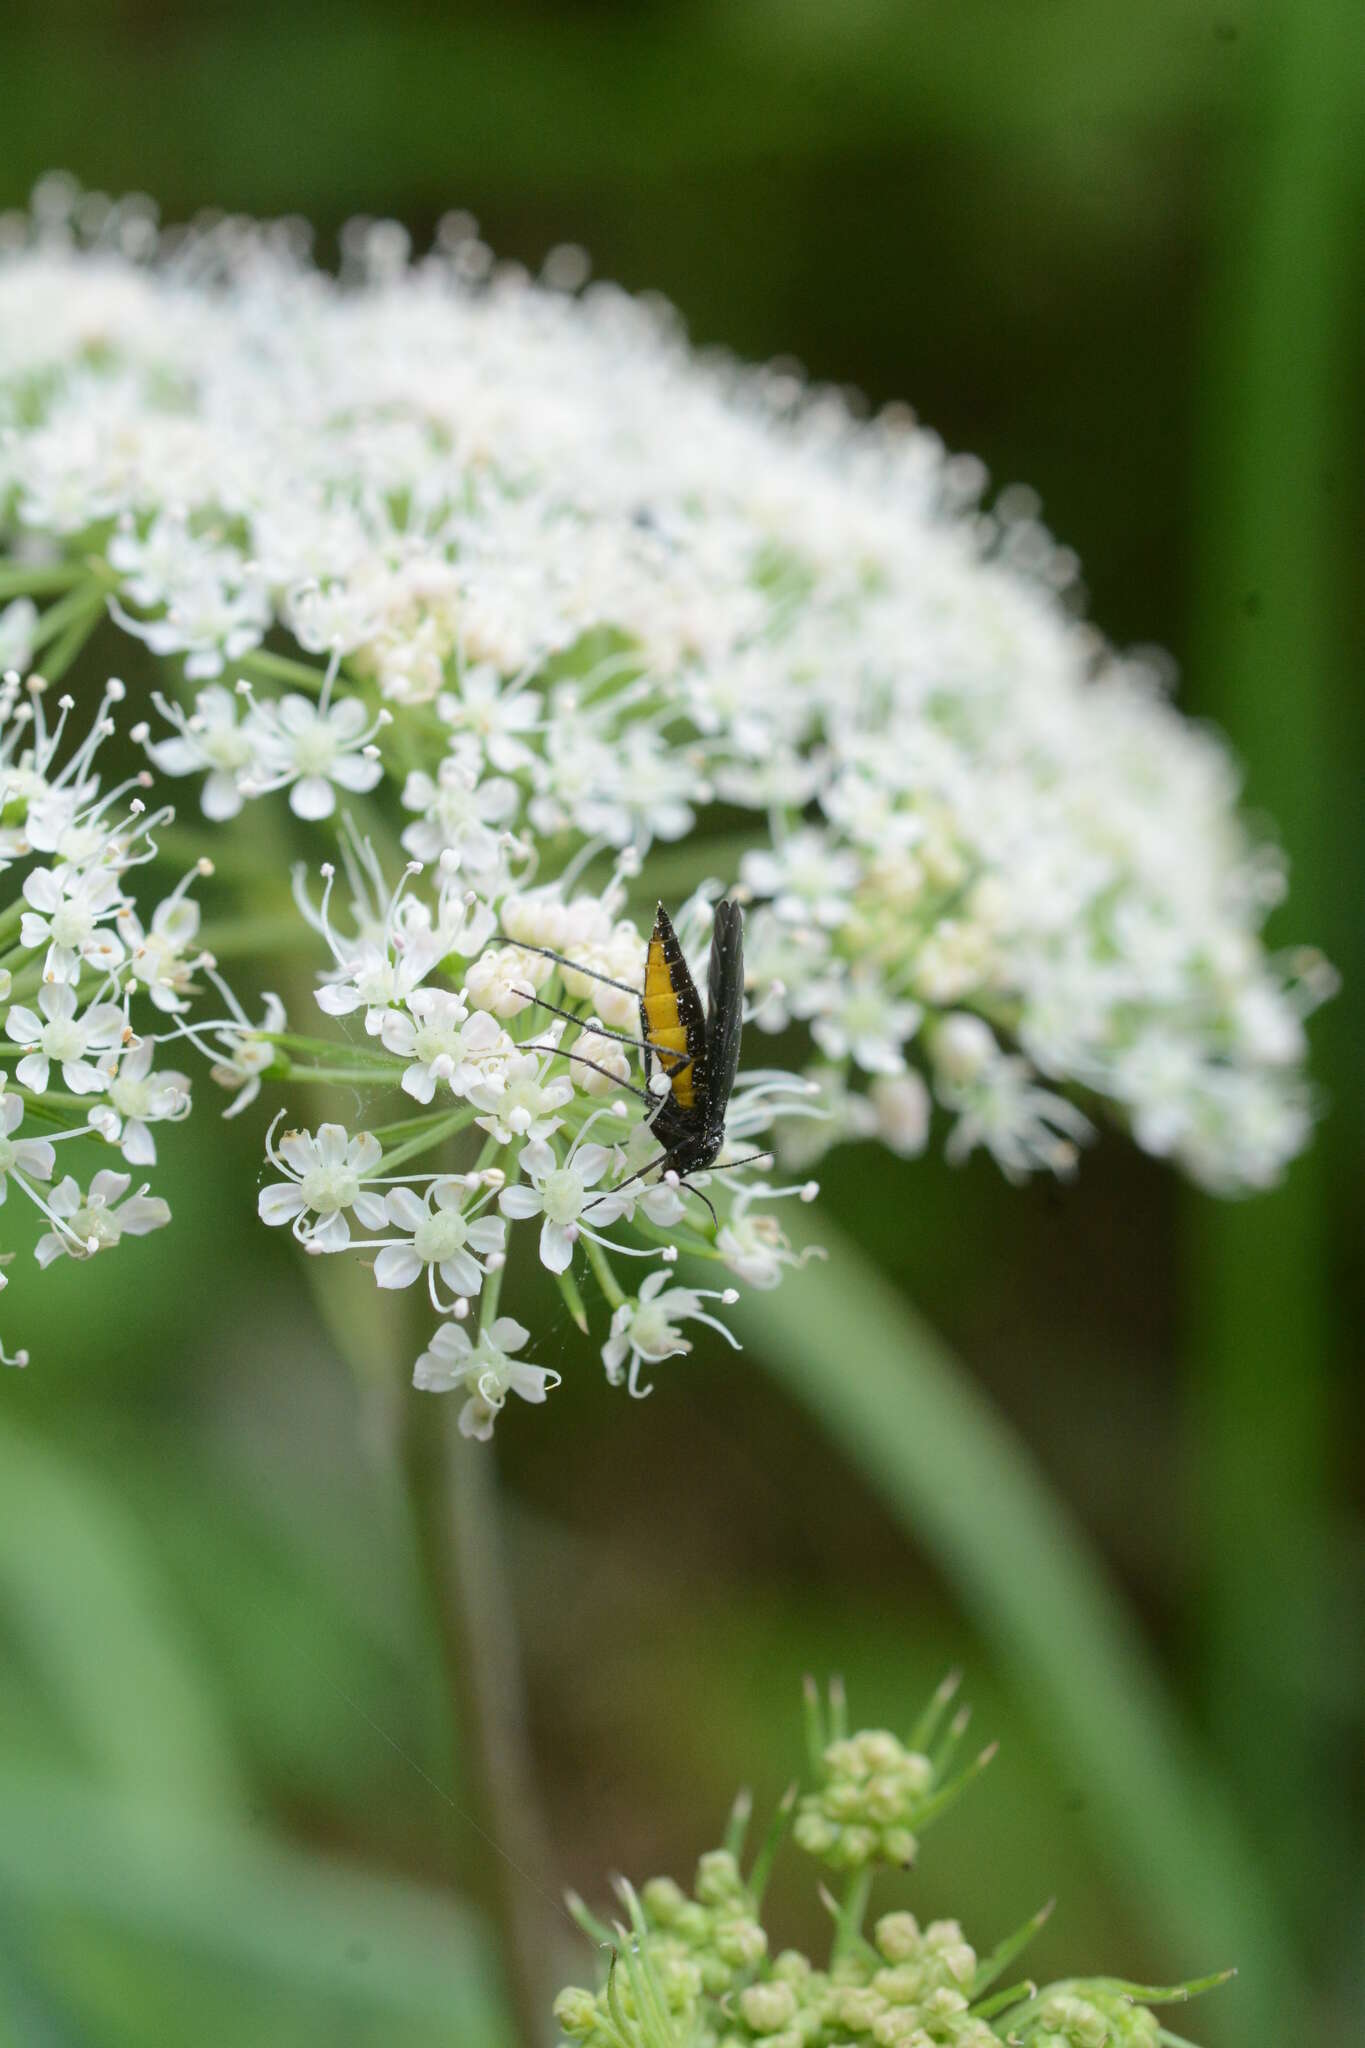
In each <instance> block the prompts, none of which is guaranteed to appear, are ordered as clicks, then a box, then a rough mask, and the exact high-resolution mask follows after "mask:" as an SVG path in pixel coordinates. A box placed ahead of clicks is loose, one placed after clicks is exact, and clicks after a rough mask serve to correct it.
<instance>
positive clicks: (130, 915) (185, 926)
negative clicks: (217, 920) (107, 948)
mask: <svg viewBox="0 0 1365 2048" xmlns="http://www.w3.org/2000/svg"><path fill="white" fill-rule="evenodd" d="M189 879H191V878H190V877H187V878H186V882H182V883H181V885H180V886H179V888H177V889H174V890H172V892H171V894H170V895H169V896H167V897H164V898H163V900H162V901H161V902H160V903H158V904H157V906H156V909H155V910H154V911H153V912H152V920H151V923H150V924H149V925H148V926H147V927H146V928H145V929H144V927H143V924H142V920H141V918H140V917H139V916H138V913H137V912H136V911H135V910H133V909H131V908H130V909H125V910H123V911H122V912H120V915H119V921H118V928H119V931H120V933H121V934H122V937H123V941H124V944H125V945H126V946H127V948H128V965H129V968H130V970H131V972H132V973H133V974H134V975H135V976H136V978H137V980H138V981H139V982H140V983H141V985H142V986H143V987H144V988H145V989H146V991H147V993H148V995H149V996H150V997H151V999H152V1001H153V1002H154V1003H155V1005H156V1007H157V1009H158V1010H163V1011H164V1012H165V1013H166V1014H167V1015H168V1016H177V1015H179V1014H180V1013H181V1012H182V1011H183V1010H185V1009H186V1008H187V1007H188V998H189V997H190V996H191V995H192V994H193V993H194V986H195V985H194V982H193V980H192V978H191V977H192V976H193V974H194V973H195V970H196V969H197V968H199V967H201V966H202V965H203V963H204V954H203V952H202V951H200V950H193V949H194V948H195V943H196V941H197V939H198V937H199V905H198V904H197V903H195V902H194V901H193V900H192V899H191V898H190V897H189V896H187V895H186V894H185V889H186V886H187V883H188V881H189Z"/></svg>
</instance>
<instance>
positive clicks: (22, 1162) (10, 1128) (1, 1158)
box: [0, 1095, 57, 1202]
mask: <svg viewBox="0 0 1365 2048" xmlns="http://www.w3.org/2000/svg"><path fill="white" fill-rule="evenodd" d="M23 1120H24V1104H23V1098H22V1097H21V1096H18V1095H0V1202H3V1201H4V1199H5V1195H6V1192H7V1189H8V1184H9V1176H10V1175H11V1174H12V1173H17V1174H18V1175H19V1176H20V1179H19V1185H20V1186H21V1187H22V1186H23V1184H24V1181H25V1180H51V1178H52V1168H53V1165H54V1162H55V1161H56V1157H57V1154H56V1152H55V1151H54V1149H53V1147H52V1146H51V1145H50V1144H49V1142H48V1140H47V1139H46V1138H16V1137H15V1135H14V1133H15V1132H16V1131H17V1130H18V1128H19V1126H20V1124H21V1123H22V1122H23Z"/></svg>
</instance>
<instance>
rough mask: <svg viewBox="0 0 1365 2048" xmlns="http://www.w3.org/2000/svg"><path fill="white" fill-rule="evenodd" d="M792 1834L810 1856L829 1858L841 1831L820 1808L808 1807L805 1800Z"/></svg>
mask: <svg viewBox="0 0 1365 2048" xmlns="http://www.w3.org/2000/svg"><path fill="white" fill-rule="evenodd" d="M792 1833H793V1835H794V1836H795V1838H796V1842H797V1844H798V1846H799V1847H800V1848H802V1849H804V1850H805V1851H806V1853H807V1855H808V1856H828V1854H829V1852H830V1850H831V1849H832V1848H833V1847H834V1844H835V1843H836V1842H837V1841H838V1839H839V1830H838V1828H837V1827H835V1825H834V1823H833V1821H831V1820H829V1819H827V1818H826V1816H825V1815H824V1814H823V1813H821V1811H820V1809H819V1807H818V1806H815V1805H813V1804H811V1805H807V1803H806V1802H805V1801H804V1800H803V1801H802V1803H801V1810H800V1812H799V1813H798V1814H797V1816H796V1823H795V1825H794V1827H793V1829H792Z"/></svg>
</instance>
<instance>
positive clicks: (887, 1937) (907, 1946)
mask: <svg viewBox="0 0 1365 2048" xmlns="http://www.w3.org/2000/svg"><path fill="white" fill-rule="evenodd" d="M872 1938H873V1940H874V1941H875V1942H876V1944H877V1947H878V1948H879V1949H880V1950H881V1952H882V1954H883V1955H884V1956H885V1957H886V1960H887V1961H888V1963H908V1962H909V1961H910V1960H911V1958H912V1957H913V1956H917V1955H918V1954H919V1952H920V1942H921V1939H922V1937H921V1935H920V1931H919V1922H918V1920H916V1918H915V1916H914V1914H913V1913H883V1914H882V1917H881V1919H880V1920H879V1921H878V1922H877V1925H876V1928H875V1929H874V1931H873V1936H872Z"/></svg>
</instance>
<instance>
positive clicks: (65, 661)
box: [42, 585, 104, 683]
mask: <svg viewBox="0 0 1365 2048" xmlns="http://www.w3.org/2000/svg"><path fill="white" fill-rule="evenodd" d="M72 594H73V596H74V595H76V593H74V592H73V593H72ZM81 595H82V596H83V597H84V603H83V604H82V605H81V606H80V607H79V609H78V610H77V611H76V612H75V615H74V616H73V617H72V619H71V621H70V623H69V624H68V625H67V627H66V628H65V630H64V631H63V632H62V633H60V634H58V636H57V638H56V639H55V640H54V641H53V643H52V645H51V647H50V648H49V649H48V652H47V654H46V656H45V657H44V660H43V665H42V674H43V676H44V677H45V678H46V679H47V681H48V682H49V683H55V682H59V681H60V680H61V678H62V677H63V676H64V675H65V674H66V672H67V670H68V669H69V668H70V666H71V664H72V662H73V661H74V660H75V659H76V657H77V655H78V654H79V653H80V651H81V649H82V648H83V647H84V645H85V643H86V641H87V640H88V639H89V638H90V636H91V634H92V633H93V632H94V630H95V628H96V627H97V626H98V625H99V623H100V620H101V619H102V618H103V617H104V591H103V589H101V588H100V587H99V586H98V585H97V586H96V587H95V588H94V589H92V590H90V591H89V592H85V593H81Z"/></svg>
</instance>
